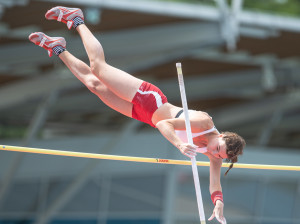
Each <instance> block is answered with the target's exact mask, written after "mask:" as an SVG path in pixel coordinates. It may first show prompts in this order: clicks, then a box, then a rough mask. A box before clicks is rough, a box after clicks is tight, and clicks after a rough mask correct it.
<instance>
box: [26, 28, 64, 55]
mask: <svg viewBox="0 0 300 224" xmlns="http://www.w3.org/2000/svg"><path fill="white" fill-rule="evenodd" d="M29 40H30V41H31V42H32V43H34V44H36V45H39V46H40V47H42V48H44V49H46V50H47V51H48V55H49V57H51V56H52V55H53V50H52V49H53V48H54V47H55V46H62V47H63V48H66V41H65V38H63V37H49V36H47V35H46V34H44V33H42V32H35V33H32V34H30V35H29Z"/></svg>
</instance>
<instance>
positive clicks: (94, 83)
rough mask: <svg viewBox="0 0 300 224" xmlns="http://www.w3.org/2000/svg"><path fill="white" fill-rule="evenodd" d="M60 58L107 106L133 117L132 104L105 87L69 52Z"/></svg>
mask: <svg viewBox="0 0 300 224" xmlns="http://www.w3.org/2000/svg"><path fill="white" fill-rule="evenodd" d="M59 58H60V59H61V60H62V61H63V62H64V63H65V65H66V66H67V67H68V68H69V69H70V71H71V72H72V73H73V74H74V75H75V76H76V77H77V78H78V79H79V80H80V81H81V82H82V83H83V84H84V85H85V86H86V87H87V88H88V89H89V90H90V91H91V92H92V93H94V94H96V95H97V96H98V97H99V98H100V99H101V100H102V101H103V102H104V103H105V104H106V105H107V106H109V107H111V108H112V109H114V110H116V111H118V112H120V113H122V114H124V115H126V116H128V117H131V114H132V103H130V102H128V101H126V100H123V99H121V98H120V97H118V96H117V95H116V94H114V93H113V92H112V91H110V89H109V88H108V87H107V86H106V85H104V84H103V83H102V82H101V81H100V80H99V78H98V77H96V76H95V75H94V74H93V73H92V72H91V69H90V67H89V66H88V65H87V64H85V63H84V62H82V61H81V60H79V59H77V58H76V57H74V56H73V55H72V54H70V53H69V52H68V51H64V52H63V53H61V54H60V55H59Z"/></svg>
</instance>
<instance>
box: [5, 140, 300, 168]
mask: <svg viewBox="0 0 300 224" xmlns="http://www.w3.org/2000/svg"><path fill="white" fill-rule="evenodd" d="M1 150H2V151H13V152H26V153H36V154H46V155H56V156H70V157H79V158H91V159H105V160H117V161H129V162H141V163H160V164H173V165H192V163H191V161H190V160H172V159H160V158H146V157H132V156H117V155H105V154H96V153H85V152H72V151H61V150H52V149H51V150H50V149H40V148H28V147H20V146H9V145H0V151H1ZM209 164H210V163H209V162H200V161H197V166H209ZM229 165H230V164H227V163H225V164H222V167H229ZM234 167H235V168H242V169H261V170H289V171H300V166H283V165H264V164H243V163H236V164H234Z"/></svg>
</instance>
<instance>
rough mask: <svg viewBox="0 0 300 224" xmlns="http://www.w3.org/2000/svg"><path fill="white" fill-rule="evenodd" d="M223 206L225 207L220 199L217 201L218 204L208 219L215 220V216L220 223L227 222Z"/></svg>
mask: <svg viewBox="0 0 300 224" xmlns="http://www.w3.org/2000/svg"><path fill="white" fill-rule="evenodd" d="M223 208H224V203H223V202H222V201H220V200H218V201H217V202H216V206H215V208H214V211H213V214H212V215H211V216H210V218H209V219H208V221H211V220H213V218H216V219H217V220H218V221H219V223H221V224H226V219H225V217H224V216H223Z"/></svg>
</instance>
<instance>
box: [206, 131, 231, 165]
mask: <svg viewBox="0 0 300 224" xmlns="http://www.w3.org/2000/svg"><path fill="white" fill-rule="evenodd" d="M209 151H210V153H211V154H212V155H213V156H214V157H216V158H220V159H226V158H227V154H226V143H225V141H224V139H223V135H219V137H218V138H216V139H214V140H213V142H212V144H211V146H210V147H209Z"/></svg>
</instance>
